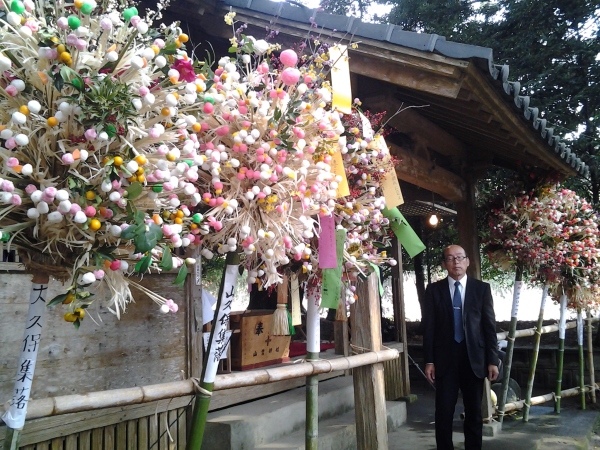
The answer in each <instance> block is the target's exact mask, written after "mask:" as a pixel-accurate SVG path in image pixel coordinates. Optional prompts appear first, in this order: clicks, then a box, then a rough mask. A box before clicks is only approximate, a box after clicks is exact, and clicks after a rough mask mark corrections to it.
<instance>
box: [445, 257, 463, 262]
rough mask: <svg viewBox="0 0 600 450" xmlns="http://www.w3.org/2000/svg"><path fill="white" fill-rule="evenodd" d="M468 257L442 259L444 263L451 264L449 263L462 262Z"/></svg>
mask: <svg viewBox="0 0 600 450" xmlns="http://www.w3.org/2000/svg"><path fill="white" fill-rule="evenodd" d="M467 258H468V256H446V257H445V258H444V261H446V262H447V263H451V262H454V261H456V262H463V261H464V260H465V259H467Z"/></svg>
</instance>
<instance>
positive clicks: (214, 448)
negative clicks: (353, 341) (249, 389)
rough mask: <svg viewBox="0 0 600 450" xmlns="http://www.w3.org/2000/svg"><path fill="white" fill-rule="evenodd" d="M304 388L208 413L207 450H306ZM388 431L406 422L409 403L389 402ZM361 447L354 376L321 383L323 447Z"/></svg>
mask: <svg viewBox="0 0 600 450" xmlns="http://www.w3.org/2000/svg"><path fill="white" fill-rule="evenodd" d="M305 393H306V391H305V388H304V387H301V388H297V389H293V390H291V391H287V392H284V393H281V394H278V395H274V396H272V397H267V398H264V399H261V400H256V401H253V402H250V403H246V404H243V405H238V406H234V407H231V408H227V409H223V410H221V411H215V412H213V413H210V414H209V415H208V422H207V424H206V431H205V435H204V440H203V445H202V450H242V449H244V450H246V449H256V450H258V449H265V450H266V449H269V450H277V449H285V450H304V443H305V414H306V400H305V396H306V395H305ZM386 409H387V427H388V432H390V431H395V430H397V429H398V428H400V427H401V426H402V425H403V424H404V423H405V422H406V418H407V416H406V402H404V401H394V402H386ZM354 449H356V424H355V411H354V386H353V381H352V377H339V378H334V379H331V380H327V381H324V382H320V383H319V450H354Z"/></svg>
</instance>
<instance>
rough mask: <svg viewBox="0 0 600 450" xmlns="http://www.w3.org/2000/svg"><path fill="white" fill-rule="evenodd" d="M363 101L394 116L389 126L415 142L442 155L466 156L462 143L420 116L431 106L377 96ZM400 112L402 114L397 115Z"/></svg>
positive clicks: (372, 108)
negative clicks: (414, 105)
mask: <svg viewBox="0 0 600 450" xmlns="http://www.w3.org/2000/svg"><path fill="white" fill-rule="evenodd" d="M361 100H362V102H363V104H364V105H366V106H367V107H368V108H369V109H370V110H374V111H387V117H391V116H392V115H394V117H392V118H391V119H390V121H389V125H391V126H392V127H394V128H395V129H396V130H398V131H399V132H401V133H404V134H406V135H407V136H410V137H411V138H412V139H413V141H415V142H419V143H421V144H422V145H426V146H427V147H428V148H430V149H431V150H433V151H435V152H437V153H439V154H441V155H446V156H458V157H464V156H465V155H466V151H465V146H464V144H463V143H462V142H460V141H459V140H458V139H456V138H455V137H454V136H452V135H451V134H450V133H448V132H447V131H446V130H444V129H443V128H441V127H439V126H437V125H436V124H434V123H433V122H431V121H430V120H428V119H426V118H425V117H423V116H422V115H421V114H420V111H421V110H422V109H426V108H429V106H424V107H423V108H419V107H411V105H410V104H407V103H405V102H403V101H401V100H399V99H397V98H395V97H391V96H389V95H377V96H372V97H367V98H363V99H361ZM398 111H400V112H399V113H398V114H396V113H397V112H398Z"/></svg>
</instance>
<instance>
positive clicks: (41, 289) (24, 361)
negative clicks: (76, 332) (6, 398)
mask: <svg viewBox="0 0 600 450" xmlns="http://www.w3.org/2000/svg"><path fill="white" fill-rule="evenodd" d="M47 291H48V285H47V284H33V285H32V286H31V294H30V296H29V311H28V312H27V321H26V322H25V332H24V333H23V341H22V346H21V357H20V358H19V366H18V368H17V376H16V379H15V387H14V389H13V396H12V400H11V402H10V407H9V409H8V411H6V412H5V413H4V415H3V416H2V420H4V423H6V425H7V426H9V427H10V428H13V429H21V428H23V425H25V416H26V415H27V404H28V403H29V396H30V394H31V382H32V381H33V374H34V372H35V363H36V361H37V354H38V350H39V349H40V338H41V336H42V329H43V328H44V318H45V316H46V293H47Z"/></svg>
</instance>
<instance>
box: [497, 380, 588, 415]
mask: <svg viewBox="0 0 600 450" xmlns="http://www.w3.org/2000/svg"><path fill="white" fill-rule="evenodd" d="M596 389H598V385H596V386H595V389H592V387H591V386H586V387H585V392H594V391H595V390H596ZM579 391H580V388H579V387H574V388H571V389H566V390H564V391H562V392H561V393H560V396H561V397H562V398H567V397H575V396H576V395H578V394H579ZM554 398H555V395H554V392H550V393H549V394H544V395H539V396H537V397H533V398H532V399H531V406H536V405H541V404H542V403H546V402H550V401H552V400H554ZM524 406H525V400H519V401H516V402H512V403H507V404H506V405H504V412H505V413H509V412H511V411H517V410H519V409H522V408H523V407H524Z"/></svg>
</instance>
